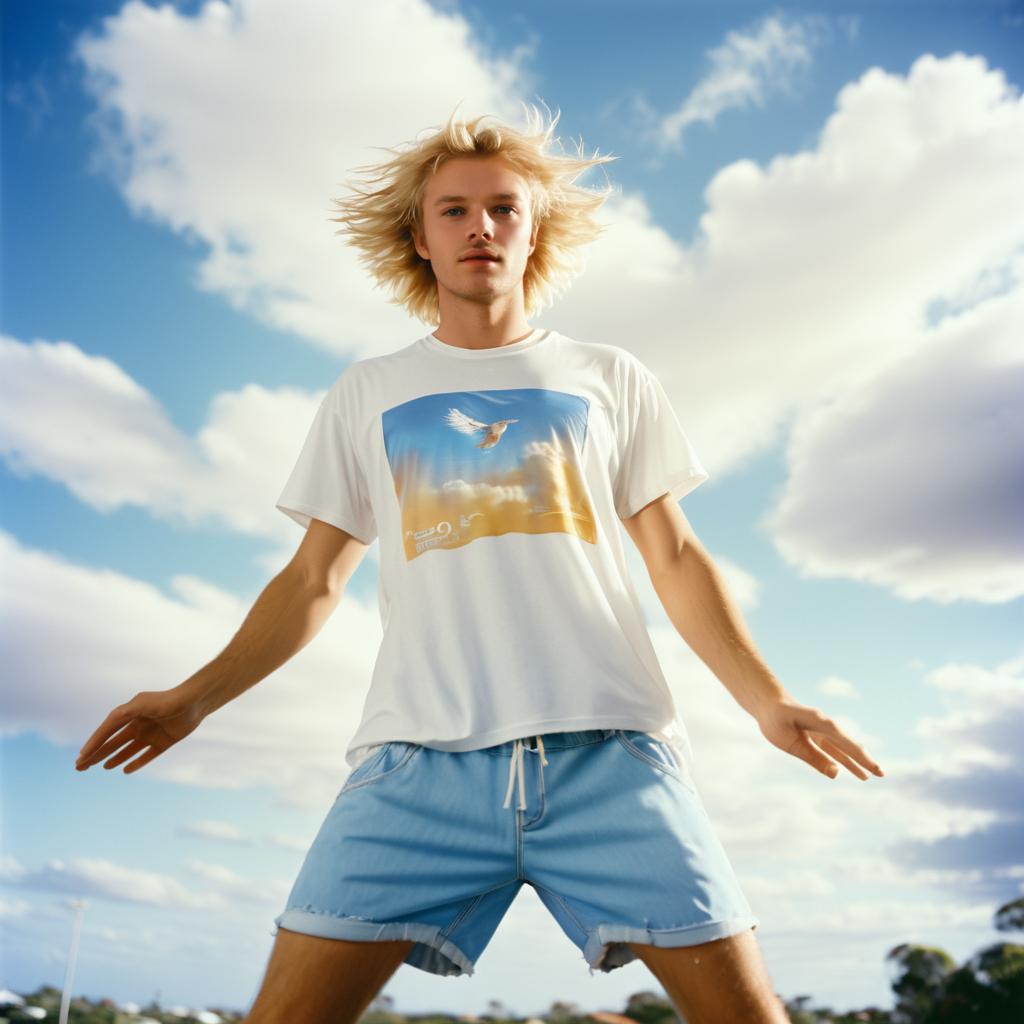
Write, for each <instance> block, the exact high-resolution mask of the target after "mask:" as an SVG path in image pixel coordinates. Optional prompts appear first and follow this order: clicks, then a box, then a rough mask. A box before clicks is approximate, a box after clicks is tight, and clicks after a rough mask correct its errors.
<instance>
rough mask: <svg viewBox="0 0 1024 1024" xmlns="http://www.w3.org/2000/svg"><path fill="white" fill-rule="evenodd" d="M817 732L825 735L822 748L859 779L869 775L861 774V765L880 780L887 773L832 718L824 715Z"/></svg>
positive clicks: (822, 739)
mask: <svg viewBox="0 0 1024 1024" xmlns="http://www.w3.org/2000/svg"><path fill="white" fill-rule="evenodd" d="M816 731H818V732H822V733H825V735H823V736H822V738H821V741H820V742H821V744H822V746H826V747H827V748H828V750H829V752H830V753H831V754H832V755H833V756H834V757H835V758H836V759H837V760H839V761H840V762H841V763H842V764H844V765H845V766H846V767H847V768H849V769H850V771H851V772H853V774H854V775H856V776H857V778H859V779H866V778H867V775H861V774H860V772H861V771H862V770H863V769H862V768H861V767H860V765H863V766H864V767H865V768H867V769H868V771H870V772H873V773H874V774H875V775H877V776H878V777H879V778H881V777H882V776H884V775H885V772H883V771H882V768H881V766H880V765H879V764H878V763H877V762H876V761H875V759H874V758H872V757H871V756H870V755H869V754H868V752H867V751H866V750H865V749H864V748H863V747H862V746H861V745H860V744H859V743H855V742H854V741H853V740H852V739H850V737H849V736H847V735H846V733H845V732H843V730H842V729H840V728H839V726H838V725H836V723H835V722H833V721H832V719H831V718H828V717H826V716H824V715H822V716H821V727H820V728H819V729H818V730H816ZM847 754H849V755H851V756H852V758H853V759H854V760H855V761H858V762H859V764H857V765H855V764H854V763H853V761H851V759H850V757H848V756H847Z"/></svg>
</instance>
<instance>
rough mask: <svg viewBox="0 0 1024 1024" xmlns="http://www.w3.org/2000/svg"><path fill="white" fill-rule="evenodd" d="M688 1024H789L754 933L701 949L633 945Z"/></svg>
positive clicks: (631, 945) (732, 936) (713, 943)
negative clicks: (735, 1023)
mask: <svg viewBox="0 0 1024 1024" xmlns="http://www.w3.org/2000/svg"><path fill="white" fill-rule="evenodd" d="M629 947H630V949H632V950H633V951H634V952H635V953H636V955H637V956H638V957H640V959H641V960H643V962H644V963H645V964H646V965H647V966H648V967H649V968H650V970H651V973H652V974H653V975H654V976H655V977H656V978H657V979H658V981H660V982H661V984H662V985H663V986H664V988H665V991H666V992H667V993H668V996H669V998H670V999H671V1000H672V1001H673V1002H674V1003H675V1004H676V1008H677V1009H678V1010H681V1011H682V1013H683V1014H684V1016H685V1017H686V1022H687V1024H721V1022H722V1021H743V1024H789V1016H788V1014H787V1013H786V1011H785V1008H784V1007H783V1005H782V1001H781V1000H780V999H779V997H778V996H777V995H776V994H775V992H774V990H773V988H772V983H771V979H770V978H769V976H768V968H767V966H766V964H765V962H764V957H763V956H762V954H761V947H760V946H759V945H758V942H757V939H756V937H755V935H754V933H753V931H752V930H751V929H749V928H748V929H747V930H746V931H744V932H740V933H739V934H738V935H730V936H728V937H727V938H724V939H713V940H712V941H711V942H701V943H699V944H698V945H696V946H674V947H671V948H670V947H666V946H649V945H645V944H644V945H642V944H640V943H638V942H630V943H629Z"/></svg>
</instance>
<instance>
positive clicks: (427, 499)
mask: <svg viewBox="0 0 1024 1024" xmlns="http://www.w3.org/2000/svg"><path fill="white" fill-rule="evenodd" d="M589 408H590V406H589V402H588V401H587V399H586V398H584V397H582V396H580V395H573V394H568V393H566V392H562V391H551V390H548V389H541V388H508V389H502V390H497V391H457V392H442V393H440V394H433V395H423V396H421V397H420V398H415V399H412V400H411V401H408V402H403V403H402V404H401V405H397V406H395V407H393V408H391V409H388V410H386V411H385V412H384V413H382V414H381V421H382V427H383V433H384V447H385V451H386V452H387V458H388V465H389V466H390V468H391V475H392V478H393V480H394V484H395V494H396V495H397V497H398V503H399V507H400V508H401V514H402V534H403V540H404V547H405V554H406V558H407V559H408V560H410V561H411V560H412V559H414V558H417V557H419V556H420V555H422V554H425V553H426V552H428V551H436V550H438V549H441V550H448V549H452V548H459V547H462V546H463V545H465V544H470V543H472V542H473V541H474V540H477V539H478V538H480V537H496V536H499V535H501V534H503V533H512V532H515V533H571V534H575V535H576V536H578V537H579V538H580V539H582V540H585V541H588V542H589V543H591V544H593V543H596V540H597V526H596V523H595V521H594V511H593V508H592V506H591V504H590V499H589V496H588V494H587V489H586V486H585V484H584V480H583V471H582V455H583V450H584V444H585V442H586V438H587V423H588V413H589Z"/></svg>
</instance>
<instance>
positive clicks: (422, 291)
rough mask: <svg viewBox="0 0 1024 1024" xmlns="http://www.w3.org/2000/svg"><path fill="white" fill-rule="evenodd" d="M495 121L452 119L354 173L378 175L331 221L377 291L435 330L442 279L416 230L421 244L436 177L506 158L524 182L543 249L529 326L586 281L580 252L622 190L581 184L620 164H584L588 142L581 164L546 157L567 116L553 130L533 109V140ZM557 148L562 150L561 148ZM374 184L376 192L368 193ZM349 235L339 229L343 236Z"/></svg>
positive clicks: (533, 267) (530, 274)
mask: <svg viewBox="0 0 1024 1024" xmlns="http://www.w3.org/2000/svg"><path fill="white" fill-rule="evenodd" d="M542 102H543V101H542ZM523 106H524V107H525V106H526V104H523ZM544 106H545V109H546V110H547V112H548V115H549V118H550V115H551V110H550V108H548V106H547V104H546V103H545V104H544ZM456 109H458V108H457V107H456ZM490 116H491V115H488V114H483V115H481V116H480V117H477V118H474V119H472V120H470V121H456V120H455V114H454V113H453V114H452V116H451V117H450V118H449V119H448V123H447V124H446V125H445V126H444V127H442V128H440V129H439V130H436V131H435V132H434V133H433V134H432V135H430V136H429V137H427V138H426V139H423V140H422V141H420V140H419V137H418V136H417V141H416V142H414V143H411V144H409V145H408V147H407V148H406V149H405V150H404V151H402V150H400V149H391V148H387V152H390V153H395V154H396V155H395V156H394V157H393V158H392V159H390V160H388V161H386V162H384V163H380V164H373V165H369V166H362V167H357V168H355V170H357V171H366V172H369V173H370V175H371V177H369V178H368V179H367V180H366V182H365V183H364V184H365V185H366V186H367V187H365V188H361V187H360V185H359V184H355V185H353V186H352V190H353V192H355V193H356V195H355V196H353V197H349V198H345V199H333V200H332V202H333V203H334V204H335V205H336V206H337V207H338V209H339V210H340V211H341V215H340V216H338V217H331V218H329V219H330V220H332V221H335V222H338V223H341V224H343V225H344V226H345V227H347V229H348V235H349V241H350V243H351V244H352V245H354V246H355V248H356V249H357V250H358V251H359V260H360V262H362V263H363V264H365V265H366V266H367V267H368V269H369V271H370V273H371V274H372V275H373V277H374V278H375V279H376V280H377V283H378V286H384V287H386V288H389V289H390V291H391V292H392V297H390V298H389V299H388V301H389V302H392V303H394V304H396V305H399V306H404V307H405V308H406V309H407V310H408V311H409V312H410V313H411V314H412V315H413V316H414V317H416V318H418V319H419V320H423V321H425V322H427V323H430V324H435V325H436V324H438V323H440V319H441V314H440V308H439V305H438V301H437V278H436V277H435V276H434V271H433V268H432V267H431V265H430V261H429V260H425V259H423V257H422V256H420V254H419V253H418V252H417V251H416V246H415V244H414V240H413V235H412V229H413V228H415V229H416V230H417V231H418V232H419V233H420V236H421V237H422V235H423V219H422V218H423V215H422V202H423V196H424V193H425V192H426V189H427V184H428V182H429V180H430V177H431V176H432V175H433V174H434V173H435V172H436V171H437V169H438V168H439V167H440V166H441V164H443V163H444V162H445V161H447V160H450V159H452V158H453V157H465V156H480V157H484V156H492V155H495V154H500V155H501V156H502V157H503V158H504V159H505V160H506V161H507V162H508V164H509V165H510V166H511V167H512V169H513V170H514V171H515V172H516V173H517V174H520V175H521V176H522V177H523V179H524V180H525V182H526V184H527V187H528V189H529V195H530V211H531V216H532V223H533V225H534V226H535V227H536V228H537V242H536V247H535V248H534V250H533V253H532V254H531V256H530V258H529V259H528V260H527V263H526V270H525V272H524V275H523V299H524V307H525V313H526V316H528V317H531V316H534V315H536V313H537V312H539V311H540V310H541V309H544V308H545V307H547V306H549V305H551V303H552V302H553V301H554V299H555V298H556V297H557V296H558V295H559V294H561V293H562V292H563V291H564V290H565V289H566V288H567V287H568V286H569V284H570V283H571V282H572V280H573V279H574V278H575V277H577V276H578V275H579V274H580V273H582V271H583V269H584V261H583V256H582V253H581V252H580V248H581V246H583V245H586V244H587V243H589V242H592V241H594V240H595V239H596V238H597V237H598V236H599V235H600V234H601V232H602V231H604V229H605V227H606V225H604V224H601V223H599V222H598V220H597V218H596V214H597V211H598V209H599V208H600V206H601V205H602V204H603V203H604V202H605V200H606V199H607V198H608V196H609V195H610V194H612V193H613V192H614V191H616V188H615V186H613V185H611V184H608V185H607V186H606V187H605V188H603V189H588V188H584V187H582V186H580V185H576V184H573V183H574V182H575V180H576V179H577V178H578V177H579V176H580V175H581V174H583V173H584V172H585V171H586V170H588V169H589V168H590V167H592V166H594V165H595V164H603V163H606V162H608V161H611V160H617V159H618V157H614V156H598V155H597V154H596V152H595V155H594V156H593V157H591V158H588V157H585V156H584V155H583V143H582V139H581V140H580V145H579V147H578V155H577V156H575V157H574V156H570V155H559V154H556V153H551V152H548V146H549V143H550V141H551V137H552V134H553V132H554V130H555V125H557V124H558V120H559V118H560V117H561V110H559V112H558V113H557V114H555V116H554V118H553V119H550V123H549V124H547V126H545V124H544V118H543V115H542V113H541V112H540V111H539V110H538V109H537V108H536V107H532V108H527V125H526V129H525V131H518V130H516V129H515V128H512V127H509V126H508V125H501V124H500V123H499V124H497V125H494V126H491V125H481V122H482V121H484V120H485V119H486V118H487V117H490ZM421 134H422V133H421ZM556 141H558V142H559V143H560V142H561V139H556ZM376 148H381V147H376ZM563 153H564V147H563ZM606 180H607V179H606ZM374 185H375V186H377V187H375V188H374V187H370V186H374ZM344 230H345V228H344V227H343V228H339V229H338V230H337V231H336V232H335V234H342V233H343V231H344Z"/></svg>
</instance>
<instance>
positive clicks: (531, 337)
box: [420, 327, 555, 359]
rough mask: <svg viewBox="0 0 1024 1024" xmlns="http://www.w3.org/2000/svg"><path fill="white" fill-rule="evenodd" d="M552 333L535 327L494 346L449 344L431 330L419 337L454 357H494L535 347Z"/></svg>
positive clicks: (430, 345) (435, 348)
mask: <svg viewBox="0 0 1024 1024" xmlns="http://www.w3.org/2000/svg"><path fill="white" fill-rule="evenodd" d="M554 333H555V332H554V331H552V330H549V329H548V328H545V327H535V328H534V329H533V330H532V331H531V332H530V333H529V334H528V335H527V336H526V337H525V338H520V339H519V341H513V342H512V343H511V344H508V345H497V346H495V347H494V348H462V347H461V346H458V345H449V344H448V342H446V341H441V340H440V339H438V338H435V337H434V334H433V332H431V333H430V334H427V335H424V336H423V337H422V338H421V339H420V343H421V344H423V345H424V346H426V347H427V348H429V349H431V350H432V351H434V352H440V353H441V354H442V355H446V356H454V357H455V358H456V359H496V358H498V357H499V356H508V355H515V354H516V353H518V352H522V351H524V350H525V349H531V348H536V347H537V346H538V345H540V344H541V342H543V341H545V340H546V339H547V338H549V337H551V336H553V335H554Z"/></svg>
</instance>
